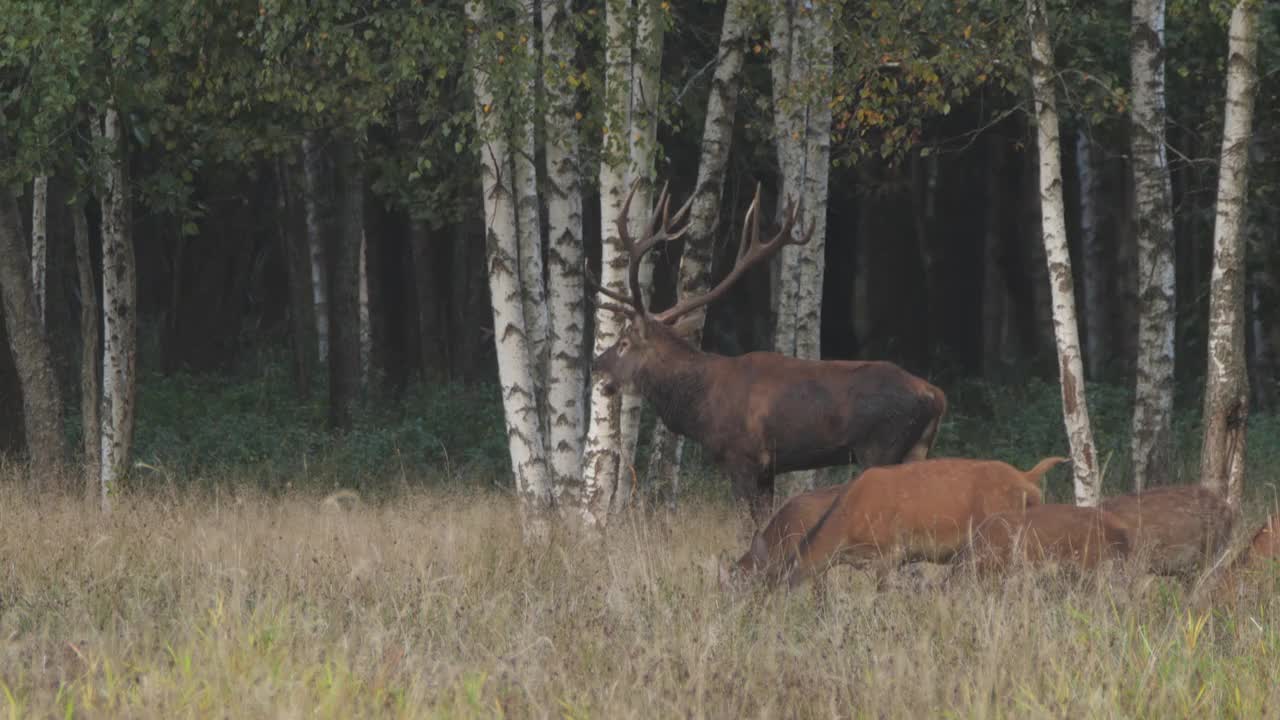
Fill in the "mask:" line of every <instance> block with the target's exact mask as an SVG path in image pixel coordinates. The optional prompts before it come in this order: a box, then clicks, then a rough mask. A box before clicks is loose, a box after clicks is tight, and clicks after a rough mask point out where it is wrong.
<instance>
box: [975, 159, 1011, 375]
mask: <svg viewBox="0 0 1280 720" xmlns="http://www.w3.org/2000/svg"><path fill="white" fill-rule="evenodd" d="M987 145H988V149H987V172H986V179H987V192H986V195H987V197H986V203H985V213H984V218H985V221H984V225H985V227H984V228H983V231H982V367H983V369H982V375H983V377H985V378H986V379H988V380H994V379H996V378H997V377H998V376H999V374H1000V372H1001V370H1002V369H1003V367H1004V359H1005V357H1004V352H1005V349H1006V348H1005V344H1004V343H1005V340H1006V337H1005V333H1006V329H1007V327H1008V322H1007V318H1008V314H1009V291H1008V288H1007V286H1006V284H1005V277H1004V271H1003V264H1002V262H1001V257H1002V255H1003V253H1004V233H1003V232H1002V229H1003V226H1002V223H1001V216H1000V212H1001V209H1002V207H1003V204H1002V203H1001V199H1002V198H1003V193H1002V192H1001V180H1002V178H1003V175H1004V139H1003V138H1002V137H1000V136H999V135H993V136H992V137H991V139H990V140H989V141H988V142H987Z"/></svg>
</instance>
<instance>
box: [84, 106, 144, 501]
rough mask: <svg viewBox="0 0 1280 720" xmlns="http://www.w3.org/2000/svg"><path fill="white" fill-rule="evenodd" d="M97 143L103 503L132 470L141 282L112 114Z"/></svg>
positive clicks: (119, 136) (97, 128) (97, 130)
mask: <svg viewBox="0 0 1280 720" xmlns="http://www.w3.org/2000/svg"><path fill="white" fill-rule="evenodd" d="M93 130H94V135H95V139H96V140H97V141H98V142H100V143H103V144H104V145H105V146H106V147H107V148H108V151H107V155H106V157H105V158H104V159H103V161H102V168H101V171H100V173H101V177H100V179H99V183H100V186H101V187H100V193H101V195H100V196H99V204H100V205H101V207H102V310H103V313H102V337H103V345H102V416H101V437H102V445H101V459H100V463H101V464H100V471H101V477H102V484H101V492H102V495H101V499H102V509H103V511H104V512H108V511H110V510H111V500H112V495H113V494H114V493H115V492H116V488H117V484H118V483H119V481H120V479H121V478H122V477H123V476H124V474H125V473H126V472H127V471H128V468H129V455H130V453H131V452H132V451H133V422H134V398H135V396H136V392H137V377H136V369H137V362H138V352H137V347H138V278H137V270H136V261H135V259H134V250H133V218H132V215H131V211H130V203H129V185H128V176H127V172H126V166H127V163H126V158H125V142H124V136H123V129H122V128H121V127H120V119H119V117H118V115H117V114H116V111H115V109H114V108H109V109H108V110H107V111H106V112H105V113H103V115H102V117H101V118H100V122H95V123H94V127H93Z"/></svg>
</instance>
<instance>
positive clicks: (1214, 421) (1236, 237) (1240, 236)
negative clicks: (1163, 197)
mask: <svg viewBox="0 0 1280 720" xmlns="http://www.w3.org/2000/svg"><path fill="white" fill-rule="evenodd" d="M1259 4H1260V3H1258V2H1256V1H1255V0H1240V1H1239V2H1237V3H1236V6H1235V9H1234V10H1232V12H1231V23H1230V26H1229V31H1228V48H1227V98H1226V111H1225V117H1224V119H1223V127H1222V155H1221V158H1220V161H1219V164H1218V200H1217V205H1218V213H1217V219H1216V221H1215V222H1214V226H1213V275H1212V281H1211V290H1210V297H1209V358H1208V373H1207V377H1206V378H1205V393H1204V444H1203V447H1202V448H1201V455H1200V481H1201V482H1202V483H1203V484H1204V485H1206V486H1208V487H1210V488H1213V489H1214V490H1216V491H1218V492H1220V493H1223V494H1224V495H1225V496H1226V498H1227V501H1228V502H1229V503H1231V504H1232V506H1234V507H1238V506H1239V503H1240V499H1241V496H1242V494H1243V492H1244V461H1245V431H1246V428H1247V423H1248V418H1249V384H1248V382H1247V380H1246V377H1245V347H1244V345H1245V342H1244V286H1245V275H1244V269H1245V267H1244V229H1245V228H1244V225H1245V201H1246V198H1247V192H1248V184H1249V139H1250V135H1251V133H1252V130H1253V106H1254V98H1255V94H1256V92H1257V86H1258V68H1257V63H1258V6H1259Z"/></svg>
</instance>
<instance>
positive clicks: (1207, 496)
mask: <svg viewBox="0 0 1280 720" xmlns="http://www.w3.org/2000/svg"><path fill="white" fill-rule="evenodd" d="M1100 507H1101V508H1102V509H1103V510H1106V511H1108V512H1111V513H1113V514H1115V515H1116V516H1117V517H1119V518H1120V519H1121V520H1123V521H1124V523H1125V524H1126V525H1127V526H1128V527H1129V530H1130V533H1129V535H1130V540H1131V541H1132V542H1133V548H1132V550H1133V552H1134V553H1135V554H1136V555H1137V556H1138V557H1141V558H1144V559H1146V560H1147V563H1148V567H1149V568H1150V569H1151V571H1152V572H1155V573H1159V574H1163V575H1188V574H1191V573H1194V572H1196V571H1197V570H1199V569H1201V568H1202V567H1203V566H1204V565H1205V563H1206V562H1212V560H1213V558H1214V557H1216V556H1217V555H1218V553H1220V552H1221V551H1222V549H1223V547H1224V546H1225V545H1226V542H1227V541H1228V540H1229V539H1230V536H1231V529H1232V526H1233V525H1234V521H1235V513H1234V512H1233V511H1232V510H1231V506H1229V505H1228V504H1227V503H1226V501H1225V500H1223V499H1222V497H1220V496H1219V495H1218V494H1217V493H1215V492H1213V491H1212V490H1210V489H1208V488H1205V487H1203V486H1201V485H1177V486H1170V487H1159V488H1152V489H1149V490H1146V491H1144V492H1142V493H1134V494H1129V495H1119V496H1116V497H1112V498H1107V499H1106V500H1103V501H1102V504H1101V506H1100Z"/></svg>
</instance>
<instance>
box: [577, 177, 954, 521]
mask: <svg viewBox="0 0 1280 720" xmlns="http://www.w3.org/2000/svg"><path fill="white" fill-rule="evenodd" d="M634 193H635V188H634V187H633V188H632V191H631V194H629V195H628V196H627V198H626V201H625V202H624V203H623V206H622V211H621V213H620V215H619V217H618V235H619V238H620V239H621V240H622V244H623V247H625V248H626V249H627V252H628V254H629V256H630V257H629V265H628V280H629V283H630V291H631V295H630V297H627V296H625V295H623V294H622V293H617V292H613V291H611V290H608V289H607V288H603V287H600V286H599V285H598V284H597V283H595V282H594V280H592V284H594V285H595V286H596V289H597V290H598V291H599V292H600V293H601V294H603V295H605V296H606V297H608V298H611V299H612V300H614V301H615V302H616V304H604V305H602V306H601V307H605V308H607V309H609V310H612V311H615V312H620V313H625V314H626V315H627V316H628V318H629V322H628V324H627V326H626V327H625V328H624V329H623V331H622V334H621V336H620V337H619V338H618V340H617V342H615V343H614V344H613V346H612V347H610V348H609V349H607V350H605V351H604V352H603V353H601V354H600V355H599V357H597V358H595V360H594V362H593V368H594V370H595V372H596V373H599V374H600V375H601V376H603V378H604V383H603V386H602V390H603V391H604V392H605V393H606V394H612V393H614V392H616V391H617V390H618V389H619V388H620V387H630V388H634V389H635V390H636V391H637V392H639V393H640V395H641V396H643V397H644V398H645V399H646V401H647V402H648V403H649V404H650V405H651V406H652V407H653V409H654V411H655V412H656V413H657V415H658V417H659V418H661V419H662V422H663V423H664V424H665V425H666V426H667V427H668V428H669V429H671V431H672V432H675V433H678V434H680V435H684V436H686V437H689V438H691V439H693V440H694V441H696V442H697V443H699V444H700V445H702V447H703V448H704V449H705V450H706V451H707V452H708V453H709V454H710V455H711V457H712V458H713V459H714V461H715V462H716V464H717V465H718V466H719V467H720V468H721V469H723V470H724V471H726V472H727V474H728V475H729V476H730V478H731V479H732V482H733V491H734V496H735V497H737V498H739V499H744V500H747V501H748V503H749V506H750V509H751V515H752V518H753V520H754V521H755V524H756V525H757V526H758V525H759V524H761V523H762V522H763V521H764V520H765V519H766V518H767V517H768V513H769V512H770V511H771V510H772V509H773V489H774V475H775V474H776V473H785V472H790V471H793V470H807V469H815V468H821V467H829V466H832V465H842V464H846V463H849V462H851V461H853V460H854V459H856V460H857V462H858V463H860V464H861V465H862V466H863V467H871V466H877V465H891V464H895V463H900V462H906V461H913V460H923V459H924V458H925V457H926V456H927V455H928V453H929V450H930V449H931V447H932V445H933V440H934V436H935V435H936V434H937V431H938V423H939V422H940V421H941V419H942V415H943V413H944V412H945V411H946V396H945V395H943V393H942V391H941V390H939V389H938V388H936V387H934V386H933V385H930V384H929V383H927V382H925V381H924V380H921V379H920V378H918V377H916V376H914V375H911V374H910V373H908V372H906V371H905V370H903V369H901V368H899V367H897V366H896V365H893V364H890V363H887V362H854V361H835V360H827V361H820V360H801V359H797V358H792V357H787V356H785V355H781V354H778V353H773V352H752V353H747V354H745V355H741V356H737V357H726V356H723V355H716V354H714V353H706V352H702V351H700V350H699V349H698V348H696V347H694V346H693V345H692V344H690V343H689V341H688V340H687V339H686V338H685V336H686V335H687V332H686V331H687V329H688V327H689V324H688V323H680V322H678V321H680V320H681V319H682V318H687V316H688V315H689V314H690V313H692V312H693V311H694V310H697V309H699V308H702V307H704V306H706V305H708V304H710V303H711V302H713V301H715V300H716V299H717V298H720V297H721V296H723V295H724V293H725V292H726V291H727V290H728V289H729V287H730V286H731V285H733V283H734V282H736V281H737V280H738V279H739V278H741V277H742V276H743V274H744V273H746V272H747V270H749V269H750V268H752V267H754V266H756V265H759V264H760V263H763V262H764V261H765V260H767V259H769V258H770V257H771V256H773V255H774V254H775V253H777V252H778V251H779V250H781V249H782V247H783V246H784V245H788V244H803V243H805V242H808V240H809V236H810V235H812V228H810V229H809V231H808V232H806V233H803V234H801V235H800V237H799V239H797V238H796V237H795V236H793V233H792V230H793V229H794V228H795V227H796V218H797V207H796V205H795V204H794V203H792V204H789V205H788V206H787V211H786V213H785V215H784V221H783V223H782V227H781V229H779V230H778V232H777V233H776V234H775V235H773V236H772V237H770V238H768V239H767V240H763V241H762V240H761V239H760V222H759V214H760V207H759V206H760V188H759V186H757V187H756V194H755V198H754V199H753V200H752V201H751V206H750V207H749V208H748V210H747V213H746V218H745V221H744V223H743V228H742V238H741V244H740V246H739V248H738V255H737V261H736V262H735V263H734V266H733V269H732V270H730V271H729V274H728V275H727V276H725V278H724V279H723V280H721V281H720V283H719V284H718V285H716V286H715V287H714V288H713V289H711V290H710V291H709V292H707V293H705V294H703V295H699V296H695V297H688V298H685V299H684V300H682V301H680V302H679V303H677V304H676V305H675V306H674V307H671V308H669V309H667V310H665V311H663V312H660V313H657V314H653V313H650V312H649V311H648V310H647V309H646V307H645V303H644V296H643V293H642V291H641V288H640V283H639V267H640V263H641V260H642V259H643V258H644V256H645V255H646V254H647V253H648V252H649V251H651V250H653V248H654V247H656V246H657V245H659V244H661V243H664V242H668V241H670V240H675V239H676V238H679V237H680V236H681V235H683V234H684V232H685V231H686V230H687V229H688V228H687V225H685V226H682V227H681V226H680V225H681V223H682V222H683V220H684V218H685V216H686V215H687V213H688V209H689V206H688V205H687V204H686V205H685V206H684V207H683V208H681V209H680V210H678V211H677V212H676V214H675V216H674V218H672V217H671V216H669V214H668V203H669V201H670V197H669V196H668V195H667V191H666V189H665V188H664V189H663V191H662V193H661V194H660V195H659V198H658V202H657V205H656V209H655V210H654V213H653V215H652V217H651V219H650V220H649V223H648V226H647V228H648V229H647V232H646V235H645V237H643V238H641V239H640V240H639V241H636V240H634V239H632V237H631V236H630V234H629V233H628V231H627V225H628V223H627V215H628V213H629V211H630V207H631V198H632V195H634Z"/></svg>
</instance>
